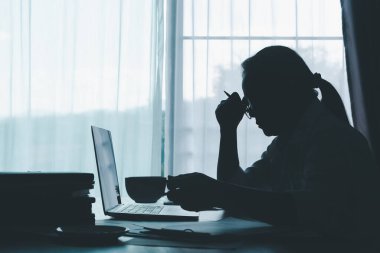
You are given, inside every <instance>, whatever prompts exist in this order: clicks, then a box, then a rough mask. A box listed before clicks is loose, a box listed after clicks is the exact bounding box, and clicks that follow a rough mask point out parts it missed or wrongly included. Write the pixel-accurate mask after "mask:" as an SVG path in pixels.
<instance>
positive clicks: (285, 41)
mask: <svg viewBox="0 0 380 253" xmlns="http://www.w3.org/2000/svg"><path fill="white" fill-rule="evenodd" d="M168 3H169V7H168V22H167V23H168V25H167V27H168V43H171V44H172V45H170V46H169V47H168V50H167V56H168V60H167V61H166V62H167V63H168V64H169V66H168V68H173V66H174V69H175V70H174V71H172V72H170V71H168V72H167V75H166V77H167V78H166V81H167V91H166V108H167V110H166V113H167V114H166V115H167V120H166V124H167V129H170V131H167V132H166V146H167V150H169V151H170V152H168V153H167V155H166V159H167V160H166V161H167V164H168V173H170V174H174V175H177V174H181V173H187V172H192V171H199V172H203V173H206V174H208V175H210V176H214V177H215V176H216V167H217V157H218V148H219V138H220V134H219V126H218V123H217V121H216V119H215V113H214V111H215V108H216V107H217V105H218V104H219V102H220V101H221V100H222V99H226V95H225V94H224V92H223V91H224V90H225V91H227V92H230V93H232V92H233V91H237V92H238V93H239V94H240V95H241V96H242V95H243V93H242V89H241V67H240V64H241V62H242V61H243V60H245V59H246V58H248V57H249V56H252V55H254V54H255V53H256V52H257V51H259V50H260V49H262V48H264V47H266V46H269V45H285V46H289V47H291V48H293V49H295V50H296V51H297V52H298V53H299V54H300V55H301V56H302V57H303V58H304V59H305V61H306V62H307V64H308V65H309V67H310V68H311V70H312V71H313V72H319V73H321V74H322V76H323V78H325V79H326V80H329V81H330V82H331V83H332V84H333V85H334V86H335V87H336V88H337V90H338V92H339V93H340V95H341V96H342V99H343V101H344V102H345V105H346V109H347V112H348V114H349V115H350V101H349V94H348V87H347V81H346V69H345V62H344V61H345V56H344V44H343V38H342V31H341V30H342V29H341V9H340V3H339V0H271V1H268V0H180V1H174V0H169V2H168ZM170 12H171V13H170ZM173 23H175V24H176V25H173ZM173 62H174V63H175V64H173ZM168 108H169V109H168ZM271 140H272V138H268V137H266V136H264V135H263V133H262V131H261V130H260V129H259V128H257V126H256V125H255V120H254V119H252V120H248V119H247V118H246V117H244V118H243V120H242V122H241V124H240V126H239V128H238V149H239V157H240V164H241V166H242V167H243V168H246V167H247V166H249V165H251V164H252V163H253V162H254V161H255V160H257V159H259V158H260V156H261V154H262V152H263V151H264V150H265V149H266V146H267V145H268V144H269V142H270V141H271Z"/></svg>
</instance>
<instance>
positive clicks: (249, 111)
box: [242, 97, 253, 119]
mask: <svg viewBox="0 0 380 253" xmlns="http://www.w3.org/2000/svg"><path fill="white" fill-rule="evenodd" d="M242 102H243V105H244V114H245V116H247V118H248V119H252V116H251V115H253V111H252V106H251V103H250V102H249V100H248V98H246V97H243V99H242Z"/></svg>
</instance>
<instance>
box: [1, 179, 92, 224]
mask: <svg viewBox="0 0 380 253" xmlns="http://www.w3.org/2000/svg"><path fill="white" fill-rule="evenodd" d="M93 188H94V175H93V174H91V173H45V172H26V173H21V172H20V173H17V172H10V173H8V172H0V203H1V209H0V227H3V228H5V227H20V226H21V227H25V226H33V227H40V226H41V227H46V226H49V227H57V226H63V225H93V224H95V215H94V214H93V213H92V203H94V202H95V198H93V197H90V195H89V194H90V190H91V189H93Z"/></svg>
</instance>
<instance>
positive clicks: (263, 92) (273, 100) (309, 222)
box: [168, 46, 380, 238]
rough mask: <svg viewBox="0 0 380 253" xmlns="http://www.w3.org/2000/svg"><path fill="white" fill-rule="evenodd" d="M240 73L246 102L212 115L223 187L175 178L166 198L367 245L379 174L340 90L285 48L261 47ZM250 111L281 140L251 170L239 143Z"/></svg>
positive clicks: (227, 104) (232, 101) (201, 178)
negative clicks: (244, 165) (363, 240)
mask: <svg viewBox="0 0 380 253" xmlns="http://www.w3.org/2000/svg"><path fill="white" fill-rule="evenodd" d="M242 68H243V83H242V86H243V92H244V98H243V99H240V97H239V95H238V94H237V93H236V92H234V93H233V94H231V96H230V97H229V98H228V99H227V100H224V101H222V102H221V103H220V104H219V106H218V108H217V109H216V112H215V113H216V117H217V120H218V122H219V125H220V133H221V139H220V147H219V159H218V172H217V177H218V179H217V180H215V179H212V178H210V177H207V176H205V175H203V174H200V173H192V174H184V175H180V176H177V177H171V178H170V179H169V182H168V187H169V189H170V192H169V194H168V197H169V198H170V199H172V200H174V201H175V202H178V203H179V204H180V205H181V206H182V207H183V208H185V209H189V210H203V209H207V208H209V207H222V208H224V209H226V210H227V211H229V212H230V213H232V214H233V215H237V216H245V217H250V218H254V219H258V220H261V221H265V222H268V223H271V224H274V225H288V226H297V227H304V228H307V229H312V230H315V231H319V232H321V233H323V234H326V235H331V236H342V237H351V238H361V237H368V236H370V235H371V234H372V233H373V232H374V231H375V230H378V229H379V227H378V226H379V222H378V220H379V218H378V216H379V215H380V212H379V205H378V202H379V201H378V200H379V190H378V187H377V185H378V182H379V181H378V180H379V177H378V173H377V170H376V169H375V166H374V163H373V159H372V157H371V154H370V151H369V148H368V144H367V141H366V140H365V138H364V137H363V136H362V135H361V134H360V133H359V132H358V131H356V130H355V129H354V128H352V127H351V126H350V125H349V122H348V119H347V115H346V112H345V109H344V106H343V103H342V101H341V99H340V97H339V95H338V93H337V92H336V90H335V89H334V88H333V86H332V85H331V84H330V83H328V82H327V81H325V80H324V79H322V78H321V75H320V74H317V73H316V74H313V73H312V72H311V71H310V69H309V68H308V67H307V65H306V64H305V62H304V61H303V59H302V58H301V57H300V56H299V55H298V54H297V53H296V52H295V51H293V50H291V49H289V48H287V47H283V46H271V47H267V48H264V49H263V50H261V51H259V52H258V53H257V54H256V55H254V56H252V57H250V58H248V59H247V60H245V61H244V62H243V63H242ZM316 89H319V90H320V91H321V95H322V100H321V101H320V100H319V99H318V98H317V95H318V93H317V91H316ZM244 113H248V114H249V116H250V117H254V118H255V119H256V124H257V125H258V126H259V127H260V128H261V129H262V130H263V132H264V134H265V135H267V136H277V137H276V138H275V139H274V140H273V142H272V143H271V144H270V145H269V146H268V148H267V150H266V151H265V152H264V153H263V154H262V157H261V159H260V160H258V161H256V162H255V163H254V164H253V165H252V166H250V167H248V168H247V169H245V170H243V169H241V168H240V166H239V158H238V151H237V135H236V130H237V127H238V125H239V123H240V121H241V119H242V117H243V115H244ZM251 145H252V146H253V145H255V142H254V140H252V143H251Z"/></svg>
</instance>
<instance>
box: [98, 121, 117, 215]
mask: <svg viewBox="0 0 380 253" xmlns="http://www.w3.org/2000/svg"><path fill="white" fill-rule="evenodd" d="M91 130H92V138H93V141H94V148H95V157H96V164H97V167H98V175H99V182H100V190H101V194H102V199H103V208H104V210H105V211H107V210H109V209H111V208H113V207H115V206H116V205H118V204H121V199H120V190H119V182H118V179H117V172H116V163H115V156H114V152H113V146H112V138H111V132H110V131H108V130H105V129H102V128H99V127H94V126H91Z"/></svg>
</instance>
